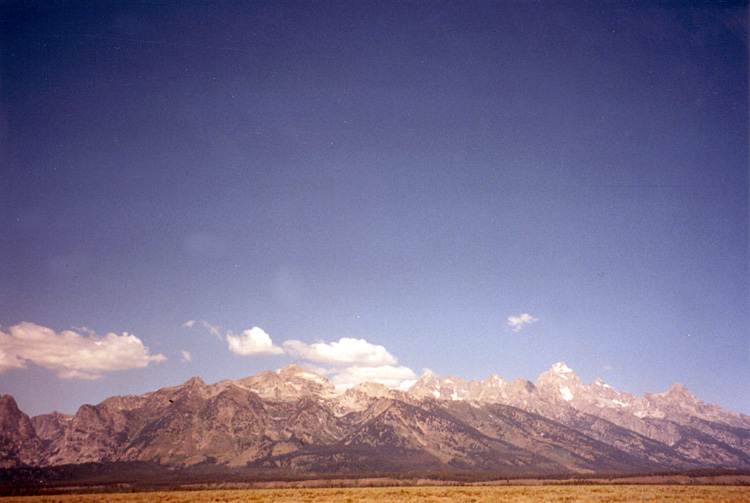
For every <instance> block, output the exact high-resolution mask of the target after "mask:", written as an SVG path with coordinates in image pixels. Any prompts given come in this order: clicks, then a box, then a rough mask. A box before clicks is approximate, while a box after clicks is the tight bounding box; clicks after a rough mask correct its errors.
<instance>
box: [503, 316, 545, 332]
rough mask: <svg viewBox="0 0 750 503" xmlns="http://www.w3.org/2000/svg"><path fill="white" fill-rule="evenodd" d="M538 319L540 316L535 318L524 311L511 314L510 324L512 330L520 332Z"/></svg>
mask: <svg viewBox="0 0 750 503" xmlns="http://www.w3.org/2000/svg"><path fill="white" fill-rule="evenodd" d="M537 320H539V318H534V317H533V316H531V315H530V314H528V313H522V314H519V315H518V316H509V317H508V325H509V326H510V327H511V330H513V331H514V332H518V331H519V330H521V329H522V328H523V327H524V326H526V325H528V324H530V323H534V322H535V321H537Z"/></svg>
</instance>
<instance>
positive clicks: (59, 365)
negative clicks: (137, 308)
mask: <svg viewBox="0 0 750 503" xmlns="http://www.w3.org/2000/svg"><path fill="white" fill-rule="evenodd" d="M79 332H83V333H79ZM79 332H76V331H73V330H64V331H62V332H60V333H59V334H58V333H55V331H54V330H52V329H50V328H46V327H42V326H39V325H37V324H35V323H30V322H22V323H19V324H18V325H14V326H12V327H10V328H8V329H7V331H3V330H0V373H2V372H4V371H6V370H9V369H13V368H26V365H27V363H28V362H32V363H35V364H36V365H39V366H40V367H44V368H47V369H50V370H54V371H55V372H56V373H57V375H58V377H62V378H79V379H98V378H100V377H102V376H103V375H104V373H105V372H110V371H114V370H127V369H135V368H143V367H145V366H147V365H148V364H149V363H151V362H162V361H164V360H166V359H167V358H166V357H165V356H164V355H162V354H157V355H151V354H149V352H148V348H147V347H145V346H144V345H143V343H142V342H141V340H140V339H139V338H138V337H136V336H134V335H131V334H128V333H127V332H126V333H123V334H122V335H117V334H114V333H109V334H107V335H106V336H103V337H101V336H97V335H96V334H94V333H93V332H92V331H90V330H88V329H79Z"/></svg>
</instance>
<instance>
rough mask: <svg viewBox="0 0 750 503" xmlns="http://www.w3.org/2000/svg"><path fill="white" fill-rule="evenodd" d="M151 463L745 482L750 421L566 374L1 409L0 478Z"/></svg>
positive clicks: (262, 379) (216, 391) (259, 383)
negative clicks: (684, 474)
mask: <svg viewBox="0 0 750 503" xmlns="http://www.w3.org/2000/svg"><path fill="white" fill-rule="evenodd" d="M132 461H137V462H149V463H155V464H158V465H162V466H164V467H168V468H172V469H195V468H196V467H197V468H200V467H203V466H206V467H213V468H217V467H218V468H222V469H224V468H226V469H246V470H250V471H252V472H253V473H259V474H289V473H294V474H311V473H334V472H335V473H369V472H395V471H442V472H444V471H481V472H493V473H507V474H524V473H535V474H549V473H582V474H583V473H604V472H610V473H611V472H635V471H663V470H690V469H704V468H709V469H713V468H718V469H738V470H748V469H750V416H746V415H742V414H737V413H734V412H730V411H727V410H724V409H722V408H721V407H719V406H717V405H713V404H708V403H704V402H701V401H700V400H698V399H697V398H696V397H695V396H693V395H692V394H691V393H690V392H689V391H688V390H687V389H686V388H685V387H684V386H682V385H680V384H674V385H672V386H671V387H670V388H669V390H668V391H666V392H665V393H660V394H654V393H646V394H645V395H644V396H642V397H637V396H634V395H631V394H628V393H625V392H621V391H617V390H615V389H613V388H612V387H610V386H608V385H607V384H605V383H604V382H603V381H602V380H600V379H597V380H595V381H594V382H593V383H591V384H588V385H587V384H584V383H583V382H582V381H581V379H580V378H579V377H578V376H577V375H576V373H575V372H574V371H573V370H571V369H570V368H568V367H567V366H566V365H565V364H564V363H557V364H555V365H553V366H552V368H551V369H550V370H548V371H547V372H544V373H543V374H541V375H540V376H539V377H538V378H537V379H536V381H535V382H533V383H532V382H530V381H527V380H524V379H520V378H519V379H515V380H513V381H506V380H504V379H503V378H501V377H499V376H497V375H491V376H489V377H488V378H486V379H485V380H483V381H477V380H472V381H470V382H467V381H465V380H463V379H460V378H455V377H437V376H435V375H432V374H428V375H425V376H424V377H422V378H421V379H420V380H419V381H417V382H416V383H415V384H414V385H413V386H411V388H409V389H408V390H407V391H400V390H392V389H388V388H386V387H385V386H383V385H381V384H375V383H363V384H359V385H357V386H355V387H353V388H350V389H347V390H345V391H342V390H338V389H337V388H335V387H334V386H333V384H331V383H330V382H329V381H328V380H327V379H326V378H325V377H323V376H321V375H319V374H316V373H314V372H310V371H308V370H305V369H303V368H301V367H299V366H297V365H289V366H287V367H284V368H283V369H281V370H280V371H279V372H272V371H266V372H262V373H260V374H257V375H254V376H250V377H246V378H244V379H240V380H224V381H221V382H218V383H215V384H206V383H205V382H203V381H202V380H201V379H200V378H198V377H194V378H192V379H190V380H189V381H187V382H185V383H184V384H182V385H180V386H175V387H169V388H163V389H160V390H157V391H153V392H149V393H146V394H144V395H141V396H132V395H130V396H114V397H111V398H108V399H106V400H104V401H103V402H101V403H100V404H98V405H83V406H81V407H80V408H79V409H78V411H77V412H76V413H75V414H74V415H66V414H61V413H58V412H53V413H51V414H43V415H39V416H36V417H32V418H29V417H28V416H27V415H26V414H24V413H23V412H22V411H20V410H19V409H18V406H17V405H16V402H15V399H14V398H13V397H12V396H10V395H4V396H2V397H0V468H18V467H54V466H58V465H70V464H82V463H115V462H132Z"/></svg>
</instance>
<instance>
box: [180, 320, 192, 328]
mask: <svg viewBox="0 0 750 503" xmlns="http://www.w3.org/2000/svg"><path fill="white" fill-rule="evenodd" d="M193 325H195V320H189V321H186V322H185V323H183V324H182V326H183V327H184V328H193Z"/></svg>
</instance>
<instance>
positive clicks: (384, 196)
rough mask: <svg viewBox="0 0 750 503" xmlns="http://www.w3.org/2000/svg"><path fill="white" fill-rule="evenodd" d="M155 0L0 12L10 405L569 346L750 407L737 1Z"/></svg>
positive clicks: (532, 373)
mask: <svg viewBox="0 0 750 503" xmlns="http://www.w3.org/2000/svg"><path fill="white" fill-rule="evenodd" d="M585 3H587V2H585ZM660 3H661V2H660ZM49 4H52V5H49ZM153 4H155V5H145V4H144V3H140V2H138V3H136V2H112V1H107V2H42V1H39V2H29V1H27V2H13V1H10V2H3V3H2V6H1V7H0V15H1V16H2V26H1V27H0V41H1V44H2V45H1V46H0V49H1V51H2V52H1V53H0V62H1V65H2V66H1V70H2V73H1V74H0V77H1V80H0V85H1V86H2V88H1V92H2V94H1V99H0V228H1V229H2V240H0V352H1V354H0V393H10V394H13V395H14V396H15V397H16V399H17V401H18V402H19V406H20V407H21V409H22V410H24V411H25V412H27V413H29V414H31V415H35V414H39V413H43V412H51V411H52V410H59V411H61V412H66V413H72V412H75V410H76V409H77V408H78V406H80V405H81V404H83V403H98V402H99V401H101V400H103V399H104V398H106V397H107V396H110V395H114V394H141V393H144V392H146V391H149V390H153V389H157V388H160V387H164V386H172V385H177V384H180V383H182V382H184V381H185V380H187V379H189V378H190V377H191V376H194V375H198V376H201V377H202V378H203V379H204V380H206V381H207V382H216V381H219V380H222V379H225V378H231V379H238V378H242V377H245V376H248V375H252V374H255V373H258V372H261V371H263V370H267V369H272V370H274V369H278V368H280V367H282V366H284V365H286V364H288V363H291V362H296V363H299V364H302V365H304V366H308V367H309V368H318V369H322V370H324V371H326V372H328V375H329V377H330V378H332V379H334V378H335V379H338V380H339V382H342V383H343V382H348V381H351V380H356V378H357V376H362V375H364V374H367V373H368V372H369V374H373V373H376V372H381V373H382V375H383V376H385V377H390V378H393V379H394V383H392V384H395V381H398V382H400V381H402V380H404V379H408V378H410V377H411V378H416V377H418V376H420V375H421V374H422V373H423V372H424V369H429V370H431V371H432V372H434V373H436V374H438V375H453V376H458V377H462V378H465V379H471V378H477V379H483V378H485V377H487V376H488V375H489V374H491V373H497V374H499V375H500V376H502V377H504V378H506V379H513V378H516V377H524V378H527V379H530V380H534V379H535V378H536V376H537V375H538V374H540V373H541V372H543V371H545V370H547V369H548V368H549V367H550V366H551V365H552V364H554V363H555V362H558V361H565V362H566V363H567V364H568V366H570V367H571V368H573V369H574V370H575V371H576V372H577V373H578V374H579V375H580V377H581V378H582V379H583V380H584V382H587V383H588V382H591V381H593V380H594V379H595V378H596V377H601V378H603V379H604V380H605V381H606V382H607V383H609V384H610V385H612V386H613V387H615V388H616V389H618V390H623V391H627V392H630V393H634V394H637V395H641V394H643V393H644V392H645V391H653V392H663V391H666V390H667V388H668V387H669V385H670V384H671V383H673V382H675V381H679V382H681V383H683V384H684V385H686V386H687V387H688V388H689V389H690V390H691V391H692V392H693V393H694V394H695V395H696V396H698V397H699V398H700V399H702V400H704V401H708V402H714V403H718V404H719V405H721V406H723V407H725V408H728V409H730V410H733V411H737V412H743V413H746V414H747V413H750V395H749V392H748V383H749V382H750V353H749V350H748V346H749V343H748V339H749V337H748V336H749V335H750V289H749V288H748V285H749V284H750V280H749V278H748V275H749V272H748V271H750V263H749V260H748V251H749V244H748V232H749V228H750V221H749V218H748V204H749V203H748V57H747V56H748V35H747V29H748V24H747V15H748V11H747V7H746V2H744V3H733V2H722V3H721V4H719V5H714V6H710V7H707V6H706V5H707V4H704V3H696V4H695V5H693V6H689V5H687V3H686V2H675V3H672V4H670V5H669V6H666V7H658V6H656V5H655V4H653V5H649V4H648V3H646V2H635V3H633V2H612V3H608V5H606V6H598V4H599V3H598V2H595V3H594V2H592V3H590V4H588V6H586V5H577V6H575V7H574V6H572V4H579V3H578V2H525V1H515V2H511V1H508V2H502V1H501V2H461V3H459V2H452V1H451V2H439V1H438V2H416V1H410V2H399V3H392V2H378V3H374V2H335V3H329V2H315V3H313V2H291V3H290V2H278V3H268V2H224V3H222V4H221V6H214V7H207V6H205V5H203V2H198V3H192V2H182V1H180V2H172V3H168V2H153ZM368 4H374V5H368ZM595 5H596V6H595ZM253 327H257V329H253ZM251 329H252V330H251ZM107 334H111V335H107ZM126 334H129V335H126ZM233 341H234V342H233ZM316 344H317V345H316Z"/></svg>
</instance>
